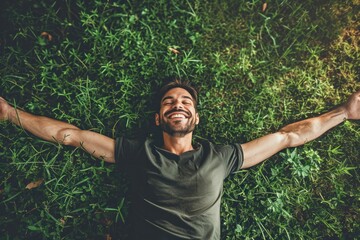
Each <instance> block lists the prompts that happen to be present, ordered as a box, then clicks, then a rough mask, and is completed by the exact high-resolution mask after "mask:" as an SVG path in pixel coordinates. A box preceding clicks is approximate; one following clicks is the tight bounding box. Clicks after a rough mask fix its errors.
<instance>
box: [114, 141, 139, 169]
mask: <svg viewBox="0 0 360 240" xmlns="http://www.w3.org/2000/svg"><path fill="white" fill-rule="evenodd" d="M143 143H144V141H143V140H138V139H128V138H125V137H118V138H116V142H115V164H116V166H117V168H118V169H120V170H122V169H124V168H126V167H128V166H129V165H131V163H133V162H134V161H133V160H134V157H135V156H136V153H138V151H139V149H140V147H141V145H143Z"/></svg>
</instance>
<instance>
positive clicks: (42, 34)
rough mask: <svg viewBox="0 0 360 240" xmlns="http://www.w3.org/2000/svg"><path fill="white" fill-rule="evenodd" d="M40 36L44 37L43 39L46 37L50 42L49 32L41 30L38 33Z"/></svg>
mask: <svg viewBox="0 0 360 240" xmlns="http://www.w3.org/2000/svg"><path fill="white" fill-rule="evenodd" d="M40 36H42V37H43V38H45V39H47V40H48V41H49V42H51V41H52V38H53V37H52V36H51V34H50V33H48V32H42V33H41V34H40Z"/></svg>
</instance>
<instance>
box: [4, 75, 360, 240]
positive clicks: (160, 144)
mask: <svg viewBox="0 0 360 240" xmlns="http://www.w3.org/2000/svg"><path fill="white" fill-rule="evenodd" d="M158 99H159V102H158V107H159V109H158V111H157V113H156V114H155V124H156V126H159V127H160V128H161V130H162V139H161V140H160V141H157V140H156V139H149V138H147V139H127V138H124V137H120V138H117V139H116V140H114V139H111V138H108V137H106V136H103V135H100V134H98V133H95V132H91V131H86V130H81V129H79V128H77V127H75V126H73V125H71V124H68V123H64V122H60V121H57V120H53V119H49V118H47V117H42V116H35V115H32V114H29V113H27V112H24V111H20V110H17V109H14V108H13V107H11V106H10V105H9V104H8V103H7V102H6V101H5V100H4V99H3V98H0V120H8V121H10V122H12V123H14V124H16V125H19V126H21V127H23V128H24V129H26V130H28V131H29V132H31V133H33V134H34V135H36V136H38V137H40V138H42V139H45V140H47V141H52V142H57V143H61V144H65V145H71V146H74V147H80V148H83V149H84V150H85V151H87V152H89V153H90V154H92V155H93V156H95V157H97V158H99V159H102V160H104V161H107V162H110V163H116V164H117V165H118V166H119V168H120V169H121V170H124V171H125V172H126V173H127V175H128V176H129V178H130V180H131V182H132V185H133V188H132V200H131V202H132V213H131V219H132V221H133V222H132V225H133V228H134V229H133V231H132V236H131V239H220V200H221V195H222V187H223V180H224V179H225V178H226V177H227V176H228V175H229V174H230V173H233V172H236V171H237V170H239V169H241V168H249V167H251V166H254V165H256V164H258V163H260V162H262V161H264V160H265V159H267V158H269V157H270V156H272V155H274V154H275V153H277V152H279V151H281V150H282V149H284V148H287V147H295V146H299V145H302V144H305V143H306V142H308V141H311V140H313V139H315V138H317V137H319V136H320V135H322V134H323V133H324V132H326V131H327V130H329V129H331V128H333V127H335V126H336V125H338V124H340V123H342V122H343V121H345V120H346V119H360V91H357V92H356V93H354V94H352V95H351V96H350V97H349V99H348V101H347V102H346V103H344V104H343V105H341V106H340V107H337V108H336V109H334V110H332V111H330V112H328V113H325V114H323V115H320V116H318V117H314V118H310V119H306V120H303V121H300V122H296V123H293V124H290V125H287V126H285V127H283V128H282V129H280V130H279V131H278V132H276V133H272V134H269V135H266V136H263V137H261V138H258V139H255V140H253V141H251V142H248V143H245V144H232V145H215V144H212V143H210V142H208V141H204V142H201V143H194V144H193V142H192V134H193V131H194V129H195V126H196V125H197V124H198V123H199V121H200V118H199V114H198V112H197V100H198V95H197V92H196V90H195V89H194V88H193V87H191V86H190V85H189V84H188V83H184V82H180V81H174V82H171V83H169V84H167V85H165V86H164V87H163V88H162V89H161V90H160V93H159V98H158Z"/></svg>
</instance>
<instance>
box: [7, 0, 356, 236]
mask: <svg viewBox="0 0 360 240" xmlns="http://www.w3.org/2000/svg"><path fill="white" fill-rule="evenodd" d="M60 2H61V1H57V2H56V3H53V1H45V0H42V1H35V0H31V1H25V0H22V1H3V2H2V3H1V4H2V6H1V15H0V16H1V17H0V18H1V21H0V22H1V29H0V31H1V39H0V49H1V56H0V58H1V59H0V79H1V80H0V95H1V96H3V97H5V98H6V99H7V100H8V101H9V102H10V103H12V104H13V105H15V106H17V107H19V108H23V109H25V110H27V111H30V112H32V113H35V114H38V115H46V116H49V117H53V118H56V119H60V120H62V121H67V122H70V123H72V124H75V125H76V126H78V127H80V128H83V129H92V130H94V131H96V132H100V133H102V134H105V135H107V136H110V137H116V136H118V135H121V134H137V133H139V132H141V131H146V129H148V128H151V127H150V126H152V121H153V119H154V117H153V114H154V111H153V108H152V107H153V104H152V99H153V96H154V94H155V93H156V90H157V89H158V88H159V86H161V85H162V84H163V83H164V82H165V81H166V80H167V79H172V78H181V79H189V80H191V81H192V82H193V83H194V84H195V85H197V86H199V87H201V91H200V105H199V111H200V116H201V120H200V121H201V124H200V126H199V128H198V129H197V130H196V133H195V135H196V136H195V137H196V138H198V139H199V138H208V139H210V140H212V141H214V142H216V143H230V142H245V141H249V140H252V139H254V138H256V137H260V136H262V135H264V134H266V133H270V132H273V131H276V130H277V129H279V128H280V127H281V126H284V125H286V124H288V123H291V122H294V121H296V120H300V119H304V118H306V117H312V116H316V115H318V114H320V113H323V112H325V111H327V110H329V109H331V108H332V107H334V106H336V105H337V104H340V103H341V102H343V101H345V100H346V98H347V96H348V95H349V94H350V93H352V92H354V91H355V90H357V89H360V82H359V63H360V61H359V55H360V51H359V30H358V29H359V22H360V21H359V17H360V15H359V9H360V4H359V2H358V1H355V0H353V1H340V0H337V1H316V3H314V1H310V0H307V1H294V0H278V1H276V0H275V1H271V2H268V3H267V9H266V10H265V11H264V12H263V11H262V6H263V2H262V1H257V0H253V1H235V0H227V1H178V0H174V1H165V0H164V1H162V0H161V1H123V2H121V1H120V2H117V1H100V0H95V1H80V0H79V1H63V2H62V3H60ZM42 32H47V33H49V34H50V35H51V36H52V39H51V41H50V40H49V39H48V38H46V36H45V37H42V36H41V33H42ZM169 48H174V49H177V50H178V51H179V52H180V54H175V53H173V52H172V51H170V50H169ZM359 130H360V128H359V122H358V121H348V122H346V123H344V124H342V125H340V126H338V127H337V128H336V129H334V130H333V131H331V132H329V133H327V134H325V135H324V136H323V137H321V138H320V139H318V140H315V141H314V142H311V143H308V144H307V145H306V146H304V147H298V148H294V149H288V150H285V151H282V152H281V153H280V154H277V155H276V156H274V157H272V158H271V159H269V160H268V161H266V162H265V163H263V164H261V165H259V166H256V167H254V168H252V169H249V170H243V171H240V172H239V173H238V174H236V175H234V176H231V177H230V178H229V179H228V180H227V181H226V182H225V192H224V197H223V201H222V209H221V211H222V212H221V213H222V214H221V216H222V239H352V238H356V237H357V235H358V233H359V232H360V224H359V222H360V211H359V209H360V202H359V199H360V193H359V187H358V186H359V183H360V179H359V170H358V167H357V166H358V159H360V154H359V146H360V135H359V133H360V131H359ZM0 149H1V150H0V212H1V216H0V239H105V238H106V236H107V235H108V236H112V237H113V238H117V237H118V238H123V237H124V236H125V235H126V230H127V228H128V226H127V225H126V224H124V222H126V216H127V207H128V205H129V203H128V202H127V199H126V198H125V194H126V191H127V183H126V181H125V179H124V178H123V176H122V175H121V174H120V173H119V172H117V171H116V170H115V169H114V166H112V165H108V164H104V163H102V162H100V161H98V160H95V159H93V158H92V157H90V156H89V155H87V154H86V153H84V152H83V151H81V150H79V149H73V148H70V147H64V146H59V145H56V144H53V143H47V142H44V141H42V140H39V139H36V138H35V137H33V136H31V135H30V134H29V133H27V132H25V131H24V130H22V129H21V128H19V127H15V126H12V125H11V124H8V123H0ZM38 179H44V180H45V181H44V184H42V185H41V186H40V187H38V188H35V189H32V190H27V189H25V186H26V185H27V184H28V183H29V182H32V181H36V180H38Z"/></svg>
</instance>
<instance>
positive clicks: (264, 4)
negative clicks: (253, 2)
mask: <svg viewBox="0 0 360 240" xmlns="http://www.w3.org/2000/svg"><path fill="white" fill-rule="evenodd" d="M266 8H267V3H263V5H262V12H265V10H266Z"/></svg>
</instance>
